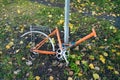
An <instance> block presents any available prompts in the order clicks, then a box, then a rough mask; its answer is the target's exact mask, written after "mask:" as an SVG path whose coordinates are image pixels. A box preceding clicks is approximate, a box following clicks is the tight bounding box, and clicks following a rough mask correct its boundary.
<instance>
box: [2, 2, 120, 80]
mask: <svg viewBox="0 0 120 80" xmlns="http://www.w3.org/2000/svg"><path fill="white" fill-rule="evenodd" d="M104 1H106V2H107V3H106V2H104ZM104 1H103V2H102V0H101V5H100V4H98V3H99V2H97V1H94V0H88V2H84V1H80V0H77V1H72V2H71V7H72V8H73V9H75V10H76V12H71V14H70V24H69V26H70V29H71V33H70V35H71V36H70V37H71V38H70V40H71V41H75V40H78V39H79V38H80V37H83V36H85V35H87V34H89V33H90V32H91V28H92V27H93V26H94V27H96V32H97V38H92V39H90V40H88V41H86V42H84V43H82V44H81V45H80V46H79V49H77V48H76V49H77V50H76V49H75V50H73V51H71V55H70V57H69V62H70V64H69V66H68V67H65V66H64V65H63V64H62V62H59V61H56V60H53V58H52V57H51V56H47V55H40V56H39V57H38V59H37V60H36V61H33V62H32V63H33V64H32V65H30V66H29V65H28V64H27V63H26V62H28V59H27V57H26V55H25V54H29V51H27V50H25V49H23V48H22V46H20V45H21V41H20V35H22V34H23V33H24V32H26V30H27V28H29V26H30V25H32V24H34V25H37V26H39V25H42V26H46V27H50V28H55V27H58V28H59V29H60V30H63V23H64V9H62V8H59V7H50V6H45V5H42V4H39V3H37V2H31V1H28V0H25V1H24V0H20V1H17V0H14V1H11V0H1V1H0V79H3V80H13V79H17V80H24V79H27V80H33V79H35V78H39V77H40V78H41V80H48V79H50V78H51V79H50V80H53V79H52V78H54V80H66V79H68V80H72V79H73V80H88V79H95V80H97V79H99V80H100V79H101V80H119V79H120V45H119V44H120V30H119V29H118V28H117V27H115V26H114V25H113V22H114V20H113V21H111V22H110V21H108V20H106V19H102V18H97V17H96V16H100V15H102V14H107V15H110V16H114V17H117V16H119V14H118V11H119V10H118V9H117V8H116V7H118V6H119V5H118V4H117V2H116V3H115V2H114V1H113V2H110V1H108V0H104ZM118 2H119V1H118ZM52 3H54V0H53V1H52ZM59 3H60V2H59ZM105 3H106V4H105ZM101 6H103V7H101ZM88 10H90V11H91V16H83V13H84V12H85V11H88ZM88 12H89V11H88ZM73 37H74V38H73ZM61 38H63V36H61ZM57 63H59V64H58V65H56V64H57ZM37 80H39V79H37Z"/></svg>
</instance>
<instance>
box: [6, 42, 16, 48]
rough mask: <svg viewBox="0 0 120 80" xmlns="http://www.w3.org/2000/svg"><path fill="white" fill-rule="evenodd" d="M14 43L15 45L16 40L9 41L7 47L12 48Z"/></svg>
mask: <svg viewBox="0 0 120 80" xmlns="http://www.w3.org/2000/svg"><path fill="white" fill-rule="evenodd" d="M13 45H14V42H9V43H8V44H7V45H6V49H10V48H11V47H12V46H13Z"/></svg>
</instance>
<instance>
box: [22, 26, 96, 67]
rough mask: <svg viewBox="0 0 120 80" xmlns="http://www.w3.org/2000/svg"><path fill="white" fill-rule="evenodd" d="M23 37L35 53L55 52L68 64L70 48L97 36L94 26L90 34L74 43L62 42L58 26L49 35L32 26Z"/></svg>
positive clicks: (48, 53) (47, 53)
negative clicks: (55, 39)
mask: <svg viewBox="0 0 120 80" xmlns="http://www.w3.org/2000/svg"><path fill="white" fill-rule="evenodd" d="M54 35H56V37H57V42H58V48H57V49H56V48H55V44H54V41H53V40H52V37H53V36H54ZM21 37H23V38H25V39H26V40H27V41H29V44H30V51H31V52H32V53H33V54H46V55H52V54H55V55H56V57H57V58H58V59H59V60H65V61H66V65H68V64H69V62H68V60H67V58H68V56H69V50H70V48H72V47H75V46H78V45H79V44H80V43H82V42H84V41H85V40H87V39H89V38H91V37H96V31H95V29H94V28H92V32H91V33H90V34H88V35H86V36H85V37H83V38H81V39H79V40H78V41H76V42H74V43H73V42H72V43H69V44H65V43H62V41H61V38H60V32H59V30H58V28H55V30H53V31H52V32H51V31H50V34H48V35H47V34H46V33H44V32H41V31H39V30H37V29H36V30H35V28H34V27H32V26H31V27H30V31H28V32H26V33H24V34H23V35H21ZM29 38H30V39H29Z"/></svg>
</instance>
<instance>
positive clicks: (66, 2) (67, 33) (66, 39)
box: [64, 0, 70, 44]
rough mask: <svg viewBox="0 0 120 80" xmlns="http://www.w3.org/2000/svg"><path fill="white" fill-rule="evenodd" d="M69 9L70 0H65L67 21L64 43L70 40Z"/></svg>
mask: <svg viewBox="0 0 120 80" xmlns="http://www.w3.org/2000/svg"><path fill="white" fill-rule="evenodd" d="M69 10H70V0H65V23H64V43H65V44H67V43H68V42H69Z"/></svg>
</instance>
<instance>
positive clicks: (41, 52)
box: [32, 28, 96, 54]
mask: <svg viewBox="0 0 120 80" xmlns="http://www.w3.org/2000/svg"><path fill="white" fill-rule="evenodd" d="M53 35H56V36H57V40H58V44H59V48H60V49H61V50H62V48H63V47H62V42H61V38H60V33H59V30H58V28H56V29H55V30H54V31H52V33H50V34H49V35H48V37H46V38H45V39H43V40H42V41H41V42H39V43H38V44H37V45H36V46H35V47H34V49H32V51H33V52H37V53H40V54H56V52H55V51H46V50H38V49H39V48H40V47H41V46H42V45H44V43H45V42H46V41H47V40H48V38H49V37H51V36H53ZM91 37H96V32H95V29H94V28H93V29H92V32H91V33H90V34H88V35H86V36H85V37H83V38H81V39H79V40H78V41H76V42H75V44H74V45H72V46H78V45H79V44H80V43H82V42H83V41H86V40H87V39H89V38H91ZM66 45H67V46H69V47H72V46H71V44H66Z"/></svg>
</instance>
